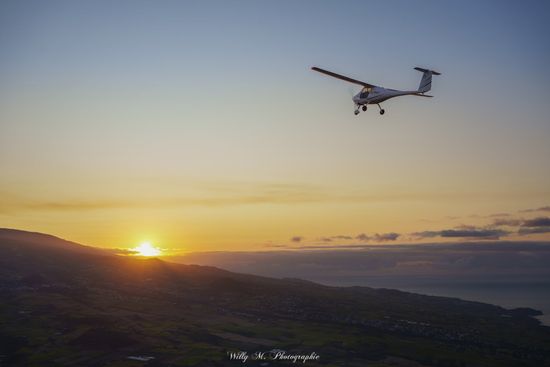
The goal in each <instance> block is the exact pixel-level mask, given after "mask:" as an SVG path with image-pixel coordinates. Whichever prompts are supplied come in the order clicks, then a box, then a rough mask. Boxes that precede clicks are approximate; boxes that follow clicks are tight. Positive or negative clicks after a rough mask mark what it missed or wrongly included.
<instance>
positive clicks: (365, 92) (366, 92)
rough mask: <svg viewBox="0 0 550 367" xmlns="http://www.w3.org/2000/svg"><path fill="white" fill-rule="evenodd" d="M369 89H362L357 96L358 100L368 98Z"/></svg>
mask: <svg viewBox="0 0 550 367" xmlns="http://www.w3.org/2000/svg"><path fill="white" fill-rule="evenodd" d="M369 92H370V88H363V89H362V90H361V94H359V98H367V97H368V96H369Z"/></svg>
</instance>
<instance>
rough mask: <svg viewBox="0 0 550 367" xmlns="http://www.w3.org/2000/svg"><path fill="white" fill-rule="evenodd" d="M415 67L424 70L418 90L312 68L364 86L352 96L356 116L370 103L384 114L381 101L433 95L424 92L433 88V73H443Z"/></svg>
mask: <svg viewBox="0 0 550 367" xmlns="http://www.w3.org/2000/svg"><path fill="white" fill-rule="evenodd" d="M414 69H415V70H418V71H421V72H422V79H421V80H420V85H419V86H418V89H417V90H395V89H388V88H382V87H379V86H376V85H374V84H369V83H365V82H362V81H360V80H357V79H352V78H349V77H347V76H344V75H340V74H336V73H333V72H332V71H328V70H324V69H321V68H318V67H316V66H314V67H312V68H311V70H314V71H318V72H319V73H323V74H326V75H328V76H332V77H334V78H337V79H341V80H344V81H346V82H350V83H353V84H359V85H361V86H363V89H361V91H360V92H359V93H357V94H356V95H355V96H353V98H352V99H353V103H354V104H355V106H356V109H355V111H354V113H355V115H356V116H357V115H358V114H359V109H360V108H361V109H362V110H363V111H366V110H367V105H369V104H375V105H377V106H378V108H379V109H380V114H381V115H383V114H384V112H386V111H385V110H384V109H383V108H382V107H380V103H382V102H384V101H386V100H388V99H390V98H394V97H400V96H419V97H433V96H430V95H427V94H424V93H426V92H428V91H430V90H431V89H432V75H441V73H438V72H437V71H434V70H429V69H423V68H419V67H416V68H414Z"/></svg>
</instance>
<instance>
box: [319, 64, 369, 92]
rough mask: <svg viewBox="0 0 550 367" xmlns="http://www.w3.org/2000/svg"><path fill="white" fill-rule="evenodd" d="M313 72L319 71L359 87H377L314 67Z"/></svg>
mask: <svg viewBox="0 0 550 367" xmlns="http://www.w3.org/2000/svg"><path fill="white" fill-rule="evenodd" d="M311 70H315V71H318V72H320V73H323V74H326V75H329V76H331V77H333V78H337V79H341V80H345V81H346V82H350V83H353V84H359V85H362V86H363V87H367V88H374V87H376V86H375V85H374V84H369V83H365V82H362V81H360V80H357V79H352V78H348V77H347V76H344V75H340V74H336V73H333V72H332V71H328V70H324V69H321V68H318V67H316V66H314V67H312V68H311Z"/></svg>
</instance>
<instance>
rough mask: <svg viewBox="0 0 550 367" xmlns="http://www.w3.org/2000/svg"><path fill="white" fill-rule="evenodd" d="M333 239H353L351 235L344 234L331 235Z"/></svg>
mask: <svg viewBox="0 0 550 367" xmlns="http://www.w3.org/2000/svg"><path fill="white" fill-rule="evenodd" d="M331 238H332V239H333V240H353V237H352V236H345V235H339V236H332V237H331Z"/></svg>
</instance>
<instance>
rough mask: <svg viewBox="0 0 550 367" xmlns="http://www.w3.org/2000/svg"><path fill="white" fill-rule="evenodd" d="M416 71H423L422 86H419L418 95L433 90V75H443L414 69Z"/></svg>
mask: <svg viewBox="0 0 550 367" xmlns="http://www.w3.org/2000/svg"><path fill="white" fill-rule="evenodd" d="M414 69H415V70H418V71H421V72H422V73H423V74H422V79H421V80H420V85H419V86H418V93H426V92H428V91H430V90H431V89H432V75H441V73H438V72H437V71H433V70H428V69H422V68H414Z"/></svg>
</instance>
